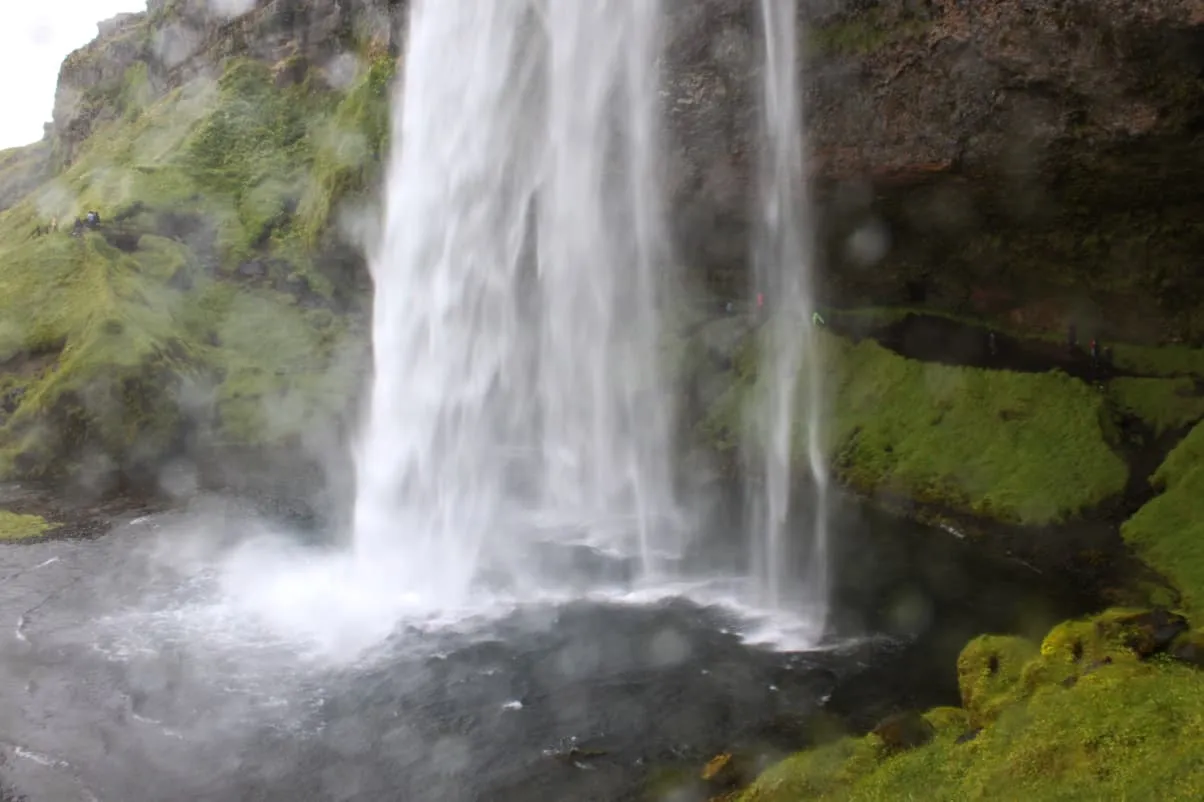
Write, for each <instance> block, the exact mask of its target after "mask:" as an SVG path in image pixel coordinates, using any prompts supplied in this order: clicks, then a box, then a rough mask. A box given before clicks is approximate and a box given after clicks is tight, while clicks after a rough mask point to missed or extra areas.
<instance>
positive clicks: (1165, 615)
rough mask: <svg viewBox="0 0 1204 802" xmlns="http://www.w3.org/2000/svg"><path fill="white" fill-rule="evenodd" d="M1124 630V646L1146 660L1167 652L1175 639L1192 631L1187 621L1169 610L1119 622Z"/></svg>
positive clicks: (1158, 610) (1126, 618) (1147, 613)
mask: <svg viewBox="0 0 1204 802" xmlns="http://www.w3.org/2000/svg"><path fill="white" fill-rule="evenodd" d="M1117 623H1118V624H1120V625H1121V627H1123V628H1124V631H1125V636H1124V641H1123V642H1124V645H1125V647H1126V648H1128V649H1130V650H1132V651H1133V653H1134V654H1136V655H1137V656H1138V657H1140V658H1142V659H1143V660H1144V659H1147V658H1150V657H1153V656H1154V655H1156V654H1161V653H1163V652H1165V651H1166V650H1167V649H1168V648H1169V647H1170V645H1171V643H1172V642H1174V640H1175V638H1177V637H1179V636H1180V635H1182V634H1183V633H1185V632H1187V631H1188V630H1189V629H1191V627H1190V625H1189V624H1188V623H1187V619H1186V618H1184V617H1183V616H1181V615H1178V614H1177V613H1172V612H1170V611H1168V610H1163V609H1155V610H1150V611H1149V612H1144V613H1137V614H1136V615H1131V616H1126V617H1124V618H1120V619H1118V620H1117Z"/></svg>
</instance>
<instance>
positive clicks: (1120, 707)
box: [739, 611, 1204, 802]
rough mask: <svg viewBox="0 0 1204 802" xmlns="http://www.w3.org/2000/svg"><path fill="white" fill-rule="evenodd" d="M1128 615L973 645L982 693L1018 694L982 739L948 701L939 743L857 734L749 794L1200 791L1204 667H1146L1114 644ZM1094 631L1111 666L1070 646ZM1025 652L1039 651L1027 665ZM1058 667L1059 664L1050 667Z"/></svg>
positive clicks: (789, 798) (951, 796) (779, 797)
mask: <svg viewBox="0 0 1204 802" xmlns="http://www.w3.org/2000/svg"><path fill="white" fill-rule="evenodd" d="M1122 618H1123V613H1121V612H1119V611H1117V612H1112V613H1109V614H1106V615H1105V616H1101V617H1100V618H1097V619H1095V620H1093V621H1089V622H1079V623H1078V624H1074V625H1063V626H1062V627H1059V628H1056V629H1055V630H1054V631H1053V632H1051V633H1050V635H1049V636H1048V637H1047V638H1046V639H1045V643H1044V644H1043V645H1042V649H1041V653H1039V654H1038V653H1036V648H1035V647H1034V646H1032V645H1031V644H1030V645H1028V646H1024V645H1022V644H1021V643H1018V642H1016V641H1015V640H1014V639H998V638H994V639H979V640H977V641H975V642H973V643H972V644H971V645H970V646H968V647H967V652H965V653H963V655H962V658H961V659H960V660H959V673H962V671H961V669H962V666H963V665H968V666H971V667H973V670H972V671H970V672H969V676H970V678H971V680H972V682H971V688H972V692H971V694H970V695H971V698H972V699H978V700H982V699H989V700H999V699H1002V698H1004V697H1007V699H1006V701H1004V702H1002V703H1001V704H999V705H998V706H997V708H996V709H995V710H994V715H993V716H992V717H991V718H990V719H989V720H981V721H978V722H974V723H975V724H977V725H979V726H981V730H979V731H978V732H976V733H975V735H974V737H972V738H959V736H960V735H961V734H962V732H964V730H962V731H959V728H958V726H957V722H956V718H955V716H954V715H953V714H950V713H947V712H945V711H944V709H939V710H938V711H932V712H931V713H929V714H928V716H927V717H928V718H929V720H930V721H933V720H938V721H939V720H946V721H948V723H949V726H945V727H939V726H938V727H937V733H936V737H935V738H934V739H933V740H932V741H931V742H930V743H929V744H927V745H924V746H921V747H918V748H916V749H912V750H909V751H904V752H901V753H896V754H884V753H883V752H882V751H881V750H878V749H876V748H875V744H874V739H873V737H872V736H867V737H865V738H846V739H844V740H841V741H838V742H836V743H833V744H830V745H827V746H824V747H821V748H819V749H815V750H812V751H809V752H804V753H801V754H799V755H795V756H794V757H791V758H789V759H787V760H785V761H783V762H782V763H780V764H778V765H777V766H774V767H772V768H771V769H769V770H768V771H766V772H765V773H764V774H763V775H762V776H761V777H760V778H758V780H757V781H756V782H755V783H754V784H753V786H752V787H750V788H749V789H748V790H746V791H745V792H744V793H743V794H742V795H741V796H740V797H739V799H740V800H742V802H794V801H795V800H799V799H815V800H882V802H885V801H886V800H950V801H951V802H952V800H963V799H998V800H1011V799H1033V800H1083V802H1088V801H1089V800H1097V799H1130V800H1147V799H1148V800H1151V802H1152V801H1153V800H1163V799H1182V800H1188V799H1197V798H1199V797H1200V796H1201V795H1202V794H1204V749H1202V747H1201V744H1202V743H1204V672H1200V671H1198V670H1196V669H1193V668H1189V667H1186V666H1183V665H1179V664H1172V663H1167V662H1152V663H1143V662H1140V661H1138V660H1137V659H1136V658H1135V657H1134V656H1133V655H1131V654H1129V653H1127V652H1126V651H1124V650H1123V649H1122V648H1119V647H1114V646H1113V645H1112V644H1113V642H1114V641H1113V636H1114V634H1115V628H1114V627H1112V626H1111V625H1110V624H1109V623H1108V621H1113V622H1114V621H1116V620H1119V619H1122ZM1097 631H1098V632H1102V633H1104V634H1103V635H1098V634H1093V633H1097ZM1076 633H1077V634H1076ZM1088 636H1090V637H1089V642H1088V643H1087V644H1086V646H1085V648H1086V649H1088V650H1090V649H1098V650H1099V653H1105V652H1106V653H1107V655H1108V656H1109V657H1111V658H1112V660H1111V662H1110V663H1104V662H1102V661H1094V662H1093V661H1091V660H1090V659H1089V658H1088V657H1087V656H1086V655H1085V654H1084V655H1083V656H1080V657H1078V658H1075V657H1074V654H1073V652H1072V651H1069V650H1070V649H1071V645H1070V644H1072V643H1073V642H1075V641H1077V640H1079V639H1081V638H1082V637H1088ZM1025 654H1029V655H1032V656H1031V657H1029V658H1028V661H1027V662H1026V663H1024V664H1023V665H1021V666H1020V668H1019V671H1017V670H1016V668H1017V661H1018V660H1020V659H1021V658H1023V656H1024V655H1025ZM990 655H997V656H999V657H1000V658H1001V660H1000V666H1001V668H1000V670H999V671H998V672H997V674H995V675H994V676H993V677H987V676H985V675H984V674H983V672H982V671H981V667H982V660H983V657H984V656H988V657H989V656H990ZM1051 663H1056V664H1058V666H1059V670H1057V671H1051V670H1046V669H1044V668H1043V666H1044V665H1046V664H1051ZM964 679H965V674H964V673H963V680H964ZM1026 680H1027V687H1026ZM963 692H965V687H963ZM959 740H961V741H962V743H958V741H959Z"/></svg>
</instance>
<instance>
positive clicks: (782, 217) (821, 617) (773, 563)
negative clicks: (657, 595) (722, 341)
mask: <svg viewBox="0 0 1204 802" xmlns="http://www.w3.org/2000/svg"><path fill="white" fill-rule="evenodd" d="M761 18H762V25H763V32H764V44H765V63H764V82H763V86H762V93H763V94H762V115H763V116H762V126H763V129H762V149H761V156H760V171H759V191H760V195H759V198H760V208H759V212H760V214H759V222H760V229H759V231H758V232H757V234H756V238H755V241H754V252H753V264H754V281H755V284H754V288H753V292H754V293H755V294H762V297H764V299H765V301H766V304H767V307H766V309H763V310H758V313H759V314H761V315H762V316H765V315H768V317H767V318H766V319H765V322H764V326H763V328H762V331H761V347H762V354H763V357H762V360H761V366H760V379H759V381H758V390H759V399H758V400H759V403H758V404H755V405H753V407H752V414H753V415H754V416H755V417H754V420H753V421H751V424H752V425H751V429H750V430H751V432H752V434H751V436H750V437H751V443H750V445H749V447H750V449H751V451H752V452H753V453H754V454H758V455H760V458H761V460H762V463H761V464H762V465H763V471H762V476H760V477H759V479H760V485H759V486H755V487H750V493H749V499H750V502H751V504H750V507H751V510H752V514H751V520H750V531H751V532H752V535H753V536H752V546H753V554H752V563H753V578H754V580H755V581H756V582H758V583H759V588H760V594H761V599H760V601H761V603H762V604H765V605H766V606H769V607H771V608H777V607H782V606H789V607H791V608H797V609H799V610H801V611H802V613H803V615H804V616H805V617H806V618H807V619H808V621H809V622H810V628H811V629H812V637H813V638H814V639H818V638H819V637H820V636H821V635H822V633H823V628H824V623H825V619H826V617H827V597H828V579H827V571H828V564H827V563H828V560H827V537H828V534H827V517H828V516H827V499H826V495H827V468H826V465H825V463H824V459H823V454H822V440H821V436H822V431H821V412H822V410H821V404H822V392H821V391H822V388H821V381H822V376H821V368H820V365H819V362H818V354H817V345H818V343H817V338H816V331H815V327H814V325H813V320H812V314H813V312H814V310H815V301H814V298H813V290H812V277H811V271H812V260H813V258H814V256H813V254H814V244H813V242H812V237H813V231H812V219H811V211H810V208H809V202H808V198H807V191H806V180H807V176H806V174H805V171H804V162H803V159H804V156H803V153H804V151H803V123H802V114H801V104H800V102H799V101H800V97H801V96H800V90H799V80H798V74H797V70H798V56H797V46H796V41H797V32H798V8H797V3H796V2H795V0H761ZM799 453H801V454H802V456H803V457H804V458H805V464H806V467H807V468H808V470H809V473H810V478H811V480H812V488H813V492H812V493H811V496H810V500H809V505H810V508H811V509H810V511H811V513H812V514H811V516H810V521H808V522H806V523H804V524H802V525H800V524H798V523H796V522H794V521H792V520H791V498H792V495H793V490H794V484H795V477H794V467H795V466H796V465H797V463H798V460H797V457H796V455H797V454H799ZM800 530H802V531H800ZM800 569H801V570H800Z"/></svg>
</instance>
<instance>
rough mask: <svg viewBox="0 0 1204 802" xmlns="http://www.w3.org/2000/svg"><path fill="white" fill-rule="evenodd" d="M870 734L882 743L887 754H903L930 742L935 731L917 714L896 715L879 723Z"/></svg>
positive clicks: (910, 712) (912, 712)
mask: <svg viewBox="0 0 1204 802" xmlns="http://www.w3.org/2000/svg"><path fill="white" fill-rule="evenodd" d="M871 732H872V733H873V734H874V735H877V736H878V738H880V739H881V741H882V746H883V748H884V749H885V750H886V751H887V752H891V753H893V752H903V751H905V750H908V749H915V748H916V747H919V746H923V745H924V744H926V743H928V742H929V741H931V740H932V736H933V735H935V734H936V729H935V728H934V727H933V726H932V724H930V723H929V722H928V721H927V719H925V718H924V717H923V716H921V715H920V714H919V713H916V712H914V711H909V712H906V713H898V714H896V715H893V716H890V717H888V718H886V719H883V720H882V721H881V722H879V724H878V726H876V727H874V729H873V730H871Z"/></svg>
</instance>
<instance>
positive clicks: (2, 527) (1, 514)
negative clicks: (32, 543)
mask: <svg viewBox="0 0 1204 802" xmlns="http://www.w3.org/2000/svg"><path fill="white" fill-rule="evenodd" d="M50 527H51V523H50V522H49V521H47V520H46V519H45V518H43V517H42V516H40V515H20V514H18V513H15V512H9V511H8V510H0V543H2V542H4V541H13V540H28V539H29V538H32V537H38V536H39V535H41V534H43V533H44V532H45V531H46V530H47V529H50Z"/></svg>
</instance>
